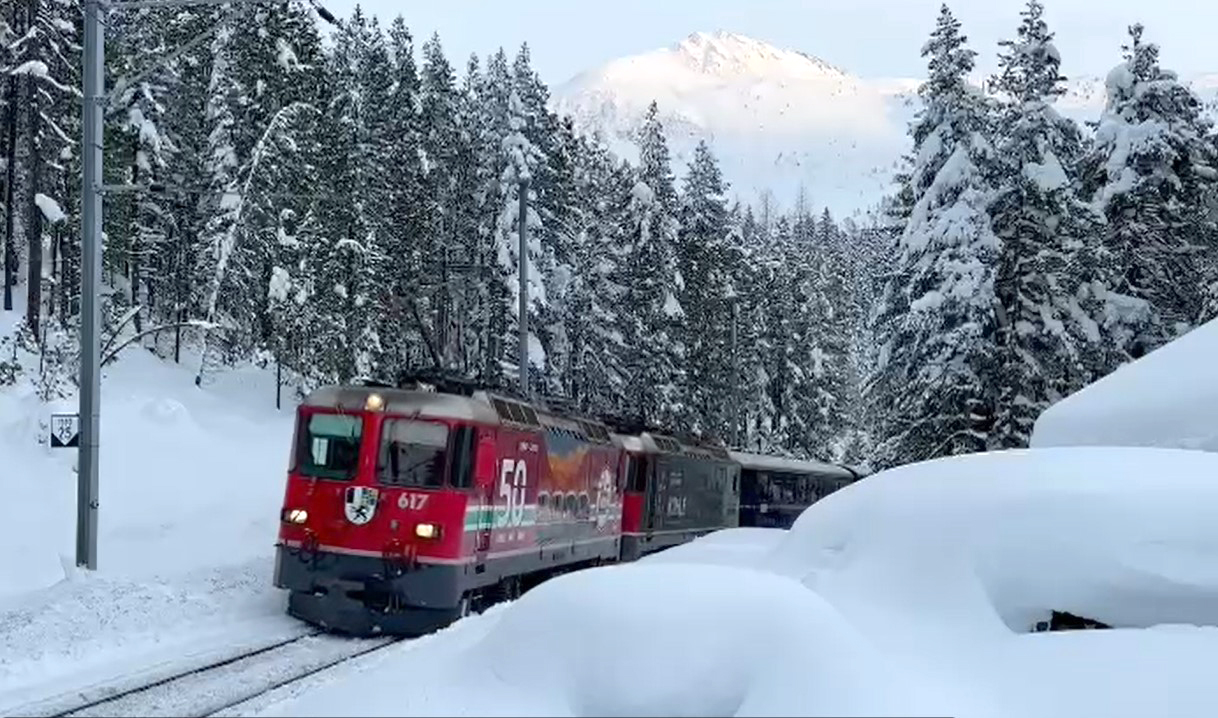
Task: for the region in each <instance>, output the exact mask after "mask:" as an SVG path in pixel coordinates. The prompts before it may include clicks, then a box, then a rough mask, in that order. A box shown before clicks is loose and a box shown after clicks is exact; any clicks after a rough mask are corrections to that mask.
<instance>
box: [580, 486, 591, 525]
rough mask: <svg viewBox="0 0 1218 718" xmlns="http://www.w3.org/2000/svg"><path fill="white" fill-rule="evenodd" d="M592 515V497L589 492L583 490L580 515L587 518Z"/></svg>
mask: <svg viewBox="0 0 1218 718" xmlns="http://www.w3.org/2000/svg"><path fill="white" fill-rule="evenodd" d="M590 516H592V499H590V498H589V497H588V494H586V493H584V492H582V491H581V492H580V494H579V517H580V518H581V519H585V520H586V519H588V518H589V517H590Z"/></svg>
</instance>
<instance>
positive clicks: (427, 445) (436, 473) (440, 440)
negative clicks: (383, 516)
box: [377, 419, 448, 488]
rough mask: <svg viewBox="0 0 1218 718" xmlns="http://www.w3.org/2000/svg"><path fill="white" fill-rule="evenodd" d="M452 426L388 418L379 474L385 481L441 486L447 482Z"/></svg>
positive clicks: (379, 460)
mask: <svg viewBox="0 0 1218 718" xmlns="http://www.w3.org/2000/svg"><path fill="white" fill-rule="evenodd" d="M447 447H448V427H447V426H445V425H444V424H435V423H432V422H430V421H411V420H408V419H388V420H386V421H385V427H384V429H383V430H382V434H381V450H380V458H379V459H378V461H377V475H378V476H379V477H380V480H381V483H382V484H388V485H391V486H420V487H427V488H439V487H440V486H443V485H444V455H445V453H447V452H446V449H447Z"/></svg>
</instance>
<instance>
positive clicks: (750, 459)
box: [729, 451, 855, 479]
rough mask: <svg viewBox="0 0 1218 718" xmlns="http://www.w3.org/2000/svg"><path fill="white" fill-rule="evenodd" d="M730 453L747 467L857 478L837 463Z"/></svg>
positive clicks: (738, 452) (740, 452)
mask: <svg viewBox="0 0 1218 718" xmlns="http://www.w3.org/2000/svg"><path fill="white" fill-rule="evenodd" d="M729 453H730V454H731V457H732V459H734V460H735V461H737V462H739V463H740V464H741V465H742V466H744V467H745V468H746V469H764V470H769V471H792V472H801V473H815V474H829V475H833V476H836V477H838V478H842V479H854V478H855V474H854V473H853V472H852V471H850V470H849V469H847V468H845V467H843V466H838V465H837V464H826V463H824V462H821V461H806V460H803V459H788V458H784V457H781V456H766V455H763V454H750V453H748V452H744V451H732V452H729Z"/></svg>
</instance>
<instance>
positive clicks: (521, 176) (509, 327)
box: [495, 88, 546, 386]
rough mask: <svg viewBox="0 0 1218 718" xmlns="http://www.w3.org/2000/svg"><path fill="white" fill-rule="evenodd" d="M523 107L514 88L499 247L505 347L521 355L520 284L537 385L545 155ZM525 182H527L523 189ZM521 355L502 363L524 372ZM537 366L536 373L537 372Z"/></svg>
mask: <svg viewBox="0 0 1218 718" xmlns="http://www.w3.org/2000/svg"><path fill="white" fill-rule="evenodd" d="M527 121H528V120H527V117H526V115H525V108H524V105H523V104H522V103H521V101H520V95H519V94H517V92H516V90H515V89H514V88H513V89H512V91H511V92H510V94H509V95H508V129H509V132H508V133H507V134H506V135H505V136H504V138H503V145H502V148H503V150H502V151H503V153H504V154H505V155H506V160H507V161H506V163H505V164H504V168H503V172H502V174H501V175H500V178H499V198H500V203H501V204H500V212H499V215H498V217H497V218H496V222H495V246H496V249H497V251H498V253H497V257H498V259H499V263H500V267H501V271H502V275H501V276H502V277H503V284H504V290H505V291H503V293H502V294H501V296H502V297H503V298H504V300H505V305H504V306H503V308H502V311H503V313H504V316H505V318H506V319H507V321H505V322H504V324H503V325H502V328H503V334H502V343H501V346H503V347H505V348H513V349H517V351H519V338H518V336H519V330H518V326H519V324H518V322H519V321H520V307H519V301H518V297H519V293H520V292H521V283H522V281H523V282H524V284H525V286H524V290H523V291H524V292H525V296H526V305H525V311H527V312H528V313H529V314H528V317H527V319H528V320H529V334H528V346H527V347H526V348H525V350H526V352H527V354H526V356H527V361H528V364H529V366H528V369H527V371H528V372H529V383H530V386H532V385H534V384H535V382H536V380H537V379H538V378H539V375H540V371H541V370H542V369H543V368H544V366H545V356H544V350H543V349H542V346H541V341H540V339H539V338H538V332H537V331H536V330H535V328H534V327H535V326H536V317H538V316H539V315H540V313H541V311H542V310H543V309H544V308H545V306H546V293H545V277H544V276H542V274H541V272H540V268H539V264H540V263H539V261H538V260H539V259H540V258H541V257H542V256H543V249H542V247H541V240H540V237H538V230H540V229H541V218H540V217H539V216H538V215H537V210H536V202H537V194H536V192H534V191H533V189H532V186H531V183H532V180H533V177H534V175H535V173H536V171H537V167H538V166H539V165H540V164H541V163H542V162H543V161H544V159H545V158H544V157H542V155H541V152H540V151H539V150H538V149H537V147H536V146H535V145H534V144H533V143H532V142H530V141H529V140H528V138H527V137H525V135H524V128H525V125H526V123H527ZM522 183H525V184H524V186H523V187H522ZM522 191H525V192H526V193H527V201H526V212H527V215H526V218H525V224H526V228H525V229H526V236H525V258H524V264H525V271H526V273H527V277H523V278H522V277H521V276H520V271H519V261H520V192H522ZM516 356H518V355H517V354H515V353H513V354H510V355H508V354H505V355H504V356H503V358H502V361H503V362H504V363H505V364H513V365H517V367H516V370H517V371H519V370H520V369H519V366H518V364H519V361H518V360H514V359H515V357H516ZM534 367H535V368H536V369H534Z"/></svg>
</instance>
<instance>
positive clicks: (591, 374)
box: [551, 133, 633, 414]
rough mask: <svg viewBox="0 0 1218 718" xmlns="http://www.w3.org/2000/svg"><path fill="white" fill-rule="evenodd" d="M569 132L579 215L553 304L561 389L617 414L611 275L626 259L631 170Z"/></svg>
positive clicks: (615, 300)
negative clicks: (558, 300) (561, 347)
mask: <svg viewBox="0 0 1218 718" xmlns="http://www.w3.org/2000/svg"><path fill="white" fill-rule="evenodd" d="M564 136H567V135H566V134H565V133H564ZM569 138H570V141H573V142H575V143H576V144H575V148H574V150H573V151H572V153H571V154H572V159H573V160H574V163H575V167H574V173H573V180H574V186H573V188H572V194H573V197H572V202H573V203H574V204H575V206H576V207H577V213H576V214H575V215H574V217H573V219H572V221H573V222H574V224H573V226H572V232H574V236H573V237H571V242H570V245H571V246H570V250H571V255H570V259H569V262H570V269H569V270H568V271H567V276H566V277H565V279H566V284H565V287H564V289H565V291H564V292H563V293H562V296H563V300H564V301H563V303H562V304H561V305H559V306H558V307H556V309H558V310H560V311H561V313H562V314H561V322H562V327H563V332H562V333H563V336H564V337H565V339H566V347H565V348H566V353H565V355H560V356H561V357H562V359H565V363H564V364H563V365H560V366H559V369H560V373H559V380H560V382H561V390H562V393H563V394H564V395H565V396H567V397H569V398H570V399H571V400H572V401H574V402H575V403H576V405H577V406H579V407H580V408H581V409H583V410H585V411H591V412H594V413H598V414H608V413H615V412H617V411H619V410H620V407H621V405H622V393H623V385H624V382H625V376H624V374H625V371H624V369H623V367H622V364H621V359H622V354H623V351H624V349H625V347H624V346H623V339H622V335H621V333H620V331H618V329H617V327H618V326H619V319H618V317H619V315H620V312H621V299H620V298H621V297H622V296H623V294H624V292H625V287H622V286H620V285H618V284H617V283H615V282H614V277H615V276H617V268H618V266H619V265H620V263H621V262H622V260H623V257H622V255H621V252H620V243H621V241H622V239H623V237H622V228H623V227H624V226H625V224H626V217H625V215H626V211H627V208H628V206H629V201H630V190H631V188H632V186H633V184H632V173H631V172H629V171H628V169H627V168H624V167H622V166H620V165H616V164H615V162H614V158H613V157H612V155H610V154H609V152H608V151H607V150H606V149H605V148H604V147H602V146H598V145H593V144H591V143H589V142H588V141H586V140H585V139H583V138H575V137H573V136H569ZM553 353H554V352H551V354H553Z"/></svg>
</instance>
